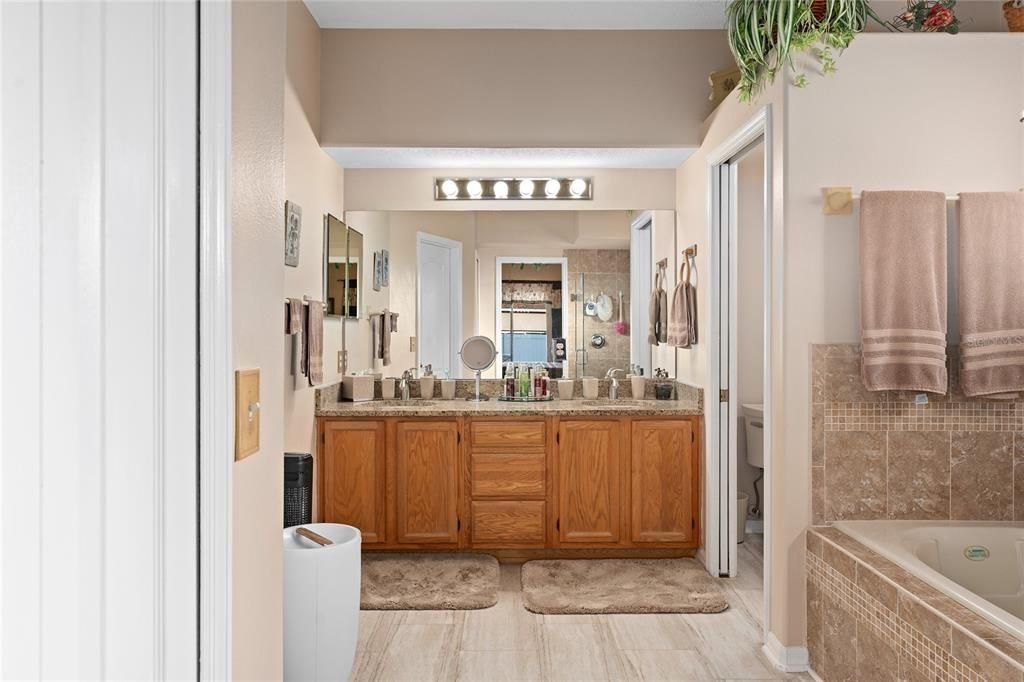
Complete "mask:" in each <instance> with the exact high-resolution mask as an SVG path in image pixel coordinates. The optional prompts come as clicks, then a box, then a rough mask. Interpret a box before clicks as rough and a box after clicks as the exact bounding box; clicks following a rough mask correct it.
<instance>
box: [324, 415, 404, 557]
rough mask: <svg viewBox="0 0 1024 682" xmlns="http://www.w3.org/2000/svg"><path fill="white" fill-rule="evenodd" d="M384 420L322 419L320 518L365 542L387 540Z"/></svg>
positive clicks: (367, 543) (371, 542) (376, 543)
mask: <svg viewBox="0 0 1024 682" xmlns="http://www.w3.org/2000/svg"><path fill="white" fill-rule="evenodd" d="M386 431H387V428H386V424H385V422H384V421H380V420H377V421H349V420H341V419H328V420H321V424H320V444H321V450H320V454H319V456H318V457H317V474H318V475H317V486H318V488H317V495H318V497H319V508H320V510H321V511H320V514H319V518H320V520H321V521H324V522H327V523H346V524H348V525H350V526H355V527H356V528H358V529H359V531H360V532H361V533H362V536H363V544H364V545H379V544H384V542H385V541H386V534H385V527H386V523H387V520H386V518H387V517H386V501H385V486H386V477H385V467H386V456H387V450H386Z"/></svg>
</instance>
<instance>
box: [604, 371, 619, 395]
mask: <svg viewBox="0 0 1024 682" xmlns="http://www.w3.org/2000/svg"><path fill="white" fill-rule="evenodd" d="M621 371H622V369H621V368H620V367H612V368H611V369H610V370H608V373H607V374H605V375H604V378H605V379H611V381H612V385H611V386H609V387H608V400H618V398H619V380H618V378H617V377H616V376H615V373H616V372H621Z"/></svg>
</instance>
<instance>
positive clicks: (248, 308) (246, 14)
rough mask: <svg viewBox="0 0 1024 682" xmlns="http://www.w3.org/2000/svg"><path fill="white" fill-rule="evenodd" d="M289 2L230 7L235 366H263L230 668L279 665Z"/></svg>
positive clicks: (237, 487)
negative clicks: (257, 443) (256, 446)
mask: <svg viewBox="0 0 1024 682" xmlns="http://www.w3.org/2000/svg"><path fill="white" fill-rule="evenodd" d="M285 20H286V7H285V5H284V4H283V3H277V2H260V3H235V4H234V5H233V7H232V93H231V94H232V212H231V221H232V254H231V260H232V273H231V276H232V316H233V320H232V337H233V354H234V364H235V366H236V367H238V368H249V367H258V368H259V369H260V397H261V401H260V402H261V404H262V407H261V410H260V450H259V452H257V453H255V454H253V455H250V456H249V457H247V458H246V459H244V460H242V461H240V462H236V463H235V465H234V477H233V492H232V506H233V510H232V515H233V524H232V533H233V537H232V545H233V547H232V563H233V573H232V638H233V655H232V659H233V671H234V676H235V678H236V679H239V680H263V679H265V680H276V679H280V678H281V672H282V650H281V637H282V634H281V630H282V624H281V619H282V608H281V606H282V605H281V592H282V586H281V531H280V528H281V518H282V513H283V512H282V474H281V452H282V450H283V449H284V438H283V435H282V428H281V427H282V408H281V399H280V396H281V392H282V389H283V387H282V383H283V377H282V374H283V363H282V356H283V346H284V335H283V333H282V324H283V308H282V306H283V301H282V294H283V291H284V273H283V272H282V263H283V243H284V240H283V233H282V229H283V228H282V222H283V218H284V199H285V192H284V188H285V179H284V140H283V130H284V124H283V102H284V93H283V85H284V81H285V76H284V64H285V31H284V24H285Z"/></svg>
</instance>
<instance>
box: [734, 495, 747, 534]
mask: <svg viewBox="0 0 1024 682" xmlns="http://www.w3.org/2000/svg"><path fill="white" fill-rule="evenodd" d="M748 502H750V496H749V495H747V494H746V493H738V494H737V495H736V544H739V543H741V542H743V541H744V540H746V539H747V503H748Z"/></svg>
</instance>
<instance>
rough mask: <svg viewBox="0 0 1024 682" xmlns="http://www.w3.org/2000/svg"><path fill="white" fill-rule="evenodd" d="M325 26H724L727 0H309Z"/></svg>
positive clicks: (629, 27) (320, 23)
mask: <svg viewBox="0 0 1024 682" xmlns="http://www.w3.org/2000/svg"><path fill="white" fill-rule="evenodd" d="M305 2H306V6H307V7H308V8H309V11H310V13H311V14H312V15H313V18H314V19H316V22H317V23H318V24H319V25H320V27H321V28H468V29H553V30H557V29H562V30H567V29H619V30H623V29H721V28H723V27H724V26H725V5H726V0H305Z"/></svg>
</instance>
